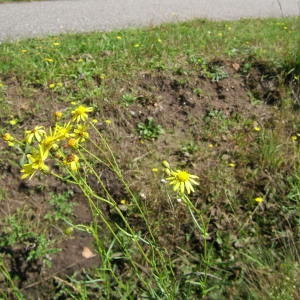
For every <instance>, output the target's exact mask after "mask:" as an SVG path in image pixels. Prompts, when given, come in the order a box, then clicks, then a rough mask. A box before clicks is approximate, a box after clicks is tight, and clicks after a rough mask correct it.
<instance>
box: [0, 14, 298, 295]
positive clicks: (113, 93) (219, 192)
mask: <svg viewBox="0 0 300 300" xmlns="http://www.w3.org/2000/svg"><path fill="white" fill-rule="evenodd" d="M299 22H300V20H299V18H285V19H268V20H241V21H235V22H211V21H206V20H194V21H190V22H184V23H178V24H165V25H161V26H158V27H151V28H143V29H130V30H124V31H123V30H122V31H116V32H109V33H101V32H95V33H91V34H73V35H61V36H51V37H46V38H40V39H27V40H24V41H18V42H13V43H3V44H1V45H0V105H1V108H0V109H1V114H0V134H1V135H4V134H5V133H7V132H9V133H11V134H12V135H13V136H15V137H17V138H19V139H20V140H21V139H23V133H24V130H29V129H31V128H33V127H34V126H36V125H43V126H45V127H46V128H48V127H49V126H53V124H55V122H56V121H55V117H54V115H53V114H54V112H55V111H61V112H62V113H63V117H62V121H57V122H63V121H66V120H68V115H69V114H70V112H71V111H72V110H73V109H74V107H76V105H79V104H83V105H85V106H88V107H93V112H92V113H91V114H92V117H91V118H92V119H93V118H95V119H97V121H95V123H91V124H90V137H91V139H90V141H89V142H87V143H86V144H84V147H83V148H80V151H79V152H78V155H79V157H80V164H81V166H82V167H81V169H80V172H79V173H78V174H77V175H76V174H75V175H74V173H72V172H69V171H68V170H69V169H66V168H65V167H66V166H65V164H64V163H63V158H60V157H59V155H60V154H59V153H58V152H56V153H52V154H51V155H53V156H52V159H51V160H49V166H50V167H51V170H53V171H55V173H57V174H59V176H60V177H59V178H53V177H51V176H50V175H46V174H37V175H35V176H34V178H33V180H32V181H25V182H24V181H21V180H20V178H19V177H20V176H19V170H20V168H21V166H22V165H24V163H26V156H25V154H26V153H30V151H32V149H31V146H28V145H27V146H26V147H23V146H21V145H20V146H19V147H17V148H7V146H6V145H5V144H4V143H3V144H1V154H0V167H1V173H0V181H1V185H2V187H1V189H0V191H1V193H0V204H2V206H1V207H2V208H3V209H2V208H1V220H2V221H1V225H2V229H1V230H0V237H1V242H0V270H1V273H2V275H0V283H1V284H0V286H1V287H0V295H1V297H2V298H3V299H10V298H16V299H26V298H31V297H36V295H37V294H38V295H39V297H40V298H41V299H46V298H45V297H47V296H48V297H49V295H51V297H52V298H53V299H62V298H64V299H65V298H68V299H69V298H72V299H91V298H95V299H141V298H143V297H144V298H147V299H201V298H205V297H208V298H210V299H227V298H232V299H283V298H284V299H294V298H297V297H299V286H298V285H299V278H300V273H299V262H300V260H299V217H300V215H299V201H300V198H299V197H300V171H299V170H300V168H299V141H300V122H299V120H300V119H299V101H300V100H299V87H298V86H299V59H300V56H299V45H300V35H299V33H298V29H299V25H300V24H299ZM93 124H94V125H93ZM74 126H75V125H74ZM67 143H68V140H67V139H63V140H62V141H61V144H60V145H59V147H61V151H62V152H63V153H69V152H68V151H69V150H68V149H69V148H68V146H67ZM74 151H75V150H74ZM76 151H77V150H76ZM63 155H65V154H63ZM163 160H167V161H169V162H170V164H171V165H172V168H174V169H176V170H177V169H179V170H188V172H190V173H191V174H195V175H197V176H199V179H198V180H197V181H199V186H197V185H195V186H194V188H195V193H192V194H191V195H189V196H187V195H185V194H184V195H182V194H177V193H175V192H174V191H173V190H172V188H171V187H170V186H169V185H167V184H165V183H164V182H165V179H166V177H169V176H170V174H166V173H165V172H166V170H164V171H163V170H162V165H161V162H162V161H163ZM83 166H84V167H83ZM258 197H261V198H263V199H264V201H263V202H262V203H260V204H258V203H257V202H256V201H255V199H256V198H258ZM87 212H89V213H87ZM81 239H86V240H85V241H92V245H93V247H92V246H91V245H88V247H89V248H92V251H93V253H95V254H96V256H97V258H98V261H97V263H94V264H93V265H92V266H84V267H78V268H77V269H75V270H74V272H72V273H70V272H66V270H65V269H64V268H62V269H59V266H55V265H54V266H52V267H54V269H51V262H52V261H53V260H52V259H51V258H55V255H56V254H57V252H58V250H60V252H61V253H63V254H64V255H66V258H67V257H68V255H71V253H68V249H73V248H72V247H71V246H70V248H68V245H73V246H74V245H76V247H79V246H80V247H82V246H87V245H86V244H83V245H82V244H78V245H77V244H76V243H77V241H79V242H80V240H81ZM72 243H74V244H72ZM86 243H87V242H86ZM74 247H75V246H74ZM64 251H65V252H64ZM74 257H75V256H74ZM18 259H19V261H18ZM74 259H75V258H74ZM54 261H55V260H54ZM17 262H18V263H19V264H20V266H21V267H20V268H19V269H18V270H16V269H14V267H15V265H14V264H16V263H17ZM74 263H76V261H74ZM36 265H38V266H39V268H40V269H38V271H34V270H35V269H34V266H36ZM71 266H72V264H71ZM16 271H17V272H16ZM35 272H37V273H38V272H41V274H43V276H38V275H34V274H36V273H35ZM65 273H66V274H67V275H66V274H65ZM25 275H26V276H27V277H26V276H25ZM22 276H23V277H22ZM24 276H25V277H24ZM34 276H35V277H34ZM46 294H47V296H45V295H46Z"/></svg>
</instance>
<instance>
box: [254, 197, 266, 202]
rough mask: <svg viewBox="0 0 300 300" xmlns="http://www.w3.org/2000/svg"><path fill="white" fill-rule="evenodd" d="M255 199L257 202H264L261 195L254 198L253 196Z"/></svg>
mask: <svg viewBox="0 0 300 300" xmlns="http://www.w3.org/2000/svg"><path fill="white" fill-rule="evenodd" d="M255 201H256V202H257V203H262V202H264V198H262V197H256V198H255Z"/></svg>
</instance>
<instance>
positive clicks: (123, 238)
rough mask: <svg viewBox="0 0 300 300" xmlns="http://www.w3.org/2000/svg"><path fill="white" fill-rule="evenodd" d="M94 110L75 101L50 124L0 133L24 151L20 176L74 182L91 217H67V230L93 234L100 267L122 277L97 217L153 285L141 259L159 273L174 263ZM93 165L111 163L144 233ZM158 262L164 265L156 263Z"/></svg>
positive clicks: (148, 284)
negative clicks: (19, 134) (81, 220)
mask: <svg viewBox="0 0 300 300" xmlns="http://www.w3.org/2000/svg"><path fill="white" fill-rule="evenodd" d="M92 112H93V107H87V106H84V105H77V106H76V107H75V108H73V107H72V108H70V109H67V110H66V111H65V112H64V113H62V112H56V113H55V114H54V119H55V123H54V125H53V126H51V127H49V128H46V127H45V126H41V125H37V126H35V127H34V128H33V129H26V130H25V132H24V137H23V139H17V138H16V137H13V136H12V135H11V134H10V133H5V134H4V135H3V137H2V138H3V140H4V141H5V142H6V143H7V144H8V145H9V146H11V147H14V148H16V149H17V150H18V151H20V152H22V154H23V156H24V157H25V161H24V162H23V163H22V164H21V170H20V172H21V179H25V180H31V179H32V178H33V177H34V176H36V175H37V174H38V173H44V174H45V175H47V176H54V177H55V178H57V179H58V180H61V181H64V182H66V183H67V184H75V185H77V186H78V187H79V188H80V189H81V191H82V193H83V195H84V196H85V197H86V199H87V204H88V205H89V208H90V211H91V213H92V216H93V222H92V224H91V225H81V224H78V225H73V224H71V223H70V222H69V223H68V225H69V228H71V231H72V229H74V228H75V229H78V230H85V231H87V232H88V233H90V234H92V236H93V237H94V240H95V244H96V246H97V248H98V254H99V255H100V259H101V261H102V262H103V264H104V265H103V270H105V271H103V272H109V274H106V275H105V276H108V277H109V278H111V277H112V278H114V279H115V280H116V281H117V282H120V279H118V278H117V277H116V275H115V273H114V269H113V266H112V265H111V261H110V260H109V259H107V257H108V256H109V255H110V254H109V252H110V251H111V249H110V247H111V246H110V245H106V244H105V243H104V242H103V241H101V240H100V235H99V233H98V231H99V223H101V224H103V225H102V226H105V227H106V228H107V230H108V234H110V235H111V238H112V240H113V243H116V244H118V245H119V248H118V249H120V248H121V249H123V250H122V251H124V257H126V258H128V260H129V261H130V263H131V267H132V268H133V269H134V272H135V273H136V274H137V276H138V277H139V280H140V282H141V283H142V284H143V285H144V287H145V289H146V290H148V291H152V290H153V289H152V286H151V280H152V279H151V280H149V278H145V277H144V275H143V274H142V272H141V271H140V269H139V264H140V263H141V261H142V262H143V263H144V264H145V265H147V266H151V267H152V269H153V272H154V273H155V274H160V273H161V272H162V270H161V268H163V269H164V271H163V272H165V273H166V274H169V275H168V276H171V277H173V276H174V274H173V272H172V271H171V272H170V269H171V270H172V267H171V266H170V265H169V262H168V257H167V256H166V255H165V254H164V252H162V251H161V248H159V247H158V246H157V242H156V239H155V237H154V235H153V233H152V229H151V226H150V224H149V222H148V219H147V217H146V214H145V212H144V208H143V206H142V205H141V204H140V202H139V198H138V197H137V196H136V195H135V194H134V193H133V192H132V191H131V189H130V187H129V184H128V183H127V182H126V180H125V179H124V178H123V175H122V172H121V170H120V168H119V166H118V163H117V161H116V158H115V156H114V153H113V151H112V150H111V148H110V146H109V144H108V143H107V141H106V139H105V137H104V136H103V135H102V133H101V132H100V131H99V130H98V129H97V127H96V124H95V122H94V120H93V119H90V113H92ZM96 165H97V166H101V167H103V168H105V169H109V170H110V172H112V173H113V174H114V175H115V177H116V178H117V180H118V181H119V182H121V183H122V185H123V187H124V190H125V191H126V194H127V195H128V198H129V199H128V202H130V203H131V206H134V209H135V210H136V211H138V212H139V215H140V216H141V217H142V220H143V222H144V223H145V226H146V228H147V234H146V235H145V236H142V235H141V233H139V232H136V231H135V229H134V228H133V226H132V225H131V224H130V223H129V221H128V219H127V218H126V215H125V213H124V212H125V211H126V210H124V209H123V207H124V205H126V203H127V201H126V200H125V199H122V200H120V199H115V198H114V197H113V196H112V195H111V194H110V192H109V191H108V189H107V187H106V185H105V183H104V182H103V180H102V178H101V175H99V170H98V169H95V166H96ZM90 177H93V178H94V179H95V180H96V182H97V186H100V187H101V189H102V191H101V192H100V193H99V192H96V191H95V187H94V186H93V185H92V183H91V181H90V180H89V178H90ZM187 189H188V190H189V191H190V190H193V189H192V188H191V187H190V186H189V185H187ZM101 203H103V204H105V205H106V206H107V205H108V206H109V207H110V209H111V210H113V211H114V212H116V213H117V214H118V215H119V217H120V220H121V223H122V226H121V225H119V224H118V223H116V222H115V221H113V220H110V215H109V214H108V213H107V212H106V211H103V209H102V207H103V206H101ZM124 203H125V204H124ZM122 206H123V207H122ZM125 245H126V246H125ZM132 249H135V251H137V252H138V253H139V260H137V259H136V253H135V252H134V251H133V250H132ZM153 257H156V259H159V260H161V262H160V263H157V261H153ZM159 265H160V266H163V267H159V268H158V266H159ZM108 277H107V278H108ZM155 280H157V281H158V282H157V286H161V283H159V280H160V279H159V277H158V278H155ZM169 282H172V280H169ZM166 284H167V283H166ZM172 288H173V287H172V286H170V285H168V286H165V287H161V289H162V290H163V291H167V290H168V293H173V292H172ZM151 293H152V294H151V297H152V298H157V297H156V296H157V294H156V292H155V291H153V292H151Z"/></svg>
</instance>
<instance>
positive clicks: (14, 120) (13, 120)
mask: <svg viewBox="0 0 300 300" xmlns="http://www.w3.org/2000/svg"><path fill="white" fill-rule="evenodd" d="M17 123H18V120H17V119H12V120H10V121H9V124H10V125H12V126H14V125H16V124H17Z"/></svg>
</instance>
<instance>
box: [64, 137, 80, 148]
mask: <svg viewBox="0 0 300 300" xmlns="http://www.w3.org/2000/svg"><path fill="white" fill-rule="evenodd" d="M78 143H79V140H78V139H74V138H71V139H69V140H68V142H67V145H68V147H71V148H76V147H77V146H78Z"/></svg>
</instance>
